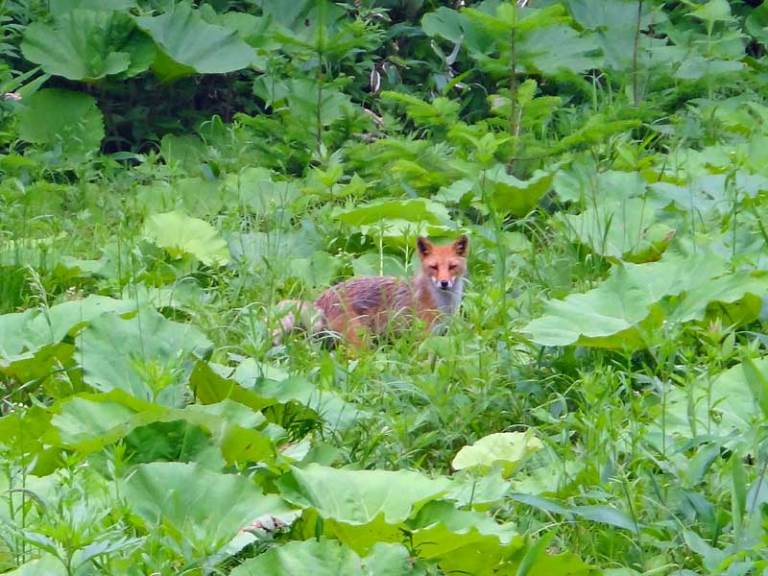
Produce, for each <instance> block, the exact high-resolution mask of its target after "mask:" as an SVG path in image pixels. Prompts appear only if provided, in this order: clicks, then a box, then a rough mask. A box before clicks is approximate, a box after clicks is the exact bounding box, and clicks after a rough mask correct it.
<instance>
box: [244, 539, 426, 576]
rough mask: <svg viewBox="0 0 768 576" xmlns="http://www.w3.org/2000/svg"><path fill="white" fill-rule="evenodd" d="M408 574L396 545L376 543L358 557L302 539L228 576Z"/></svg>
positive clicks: (334, 546) (330, 542)
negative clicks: (363, 556) (367, 553)
mask: <svg viewBox="0 0 768 576" xmlns="http://www.w3.org/2000/svg"><path fill="white" fill-rule="evenodd" d="M411 573H412V568H411V566H410V561H409V557H408V551H407V550H406V548H405V547H403V546H401V545H399V544H379V545H377V546H376V547H375V548H374V550H373V551H372V552H371V554H370V555H369V556H367V557H365V558H360V556H358V555H357V554H356V553H355V552H354V551H352V550H351V549H349V548H347V547H346V546H344V545H343V544H341V543H339V542H336V541H334V540H326V539H322V540H302V541H293V542H288V543H287V544H285V545H283V546H277V547H274V548H272V549H271V550H269V551H267V552H266V553H264V554H261V555H260V556H257V557H256V558H252V559H251V560H247V561H246V562H244V563H243V564H241V565H240V566H238V567H237V568H235V569H234V570H233V571H232V572H231V576H261V575H263V574H270V575H271V576H300V575H303V574H312V575H313V576H407V575H408V574H411Z"/></svg>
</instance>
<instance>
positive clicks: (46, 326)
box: [0, 294, 136, 382]
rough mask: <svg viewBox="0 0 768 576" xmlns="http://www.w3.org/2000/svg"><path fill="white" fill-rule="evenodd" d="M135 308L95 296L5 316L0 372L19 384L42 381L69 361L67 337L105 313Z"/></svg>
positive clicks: (0, 329) (0, 319)
mask: <svg viewBox="0 0 768 576" xmlns="http://www.w3.org/2000/svg"><path fill="white" fill-rule="evenodd" d="M135 308H136V304H135V303H134V302H128V301H125V300H114V299H112V298H107V297H106V296H98V295H95V294H94V295H91V296H88V297H87V298H84V299H82V300H72V301H70V302H63V303H61V304H56V305H54V306H51V307H50V308H47V309H39V310H34V309H32V310H27V311H25V312H17V313H12V314H4V315H2V316H0V372H2V373H3V374H5V375H6V376H9V377H11V378H14V379H16V380H18V381H19V382H29V381H31V380H35V379H41V380H44V379H46V378H47V377H48V376H50V375H51V374H54V373H55V371H56V369H57V368H60V367H61V365H62V364H66V363H67V362H68V361H69V359H70V358H71V356H72V352H73V347H72V345H71V344H69V343H66V342H62V341H63V340H64V339H65V338H66V336H67V335H70V336H74V335H75V334H76V333H77V332H78V330H79V329H80V328H82V327H83V326H85V325H86V324H87V323H88V322H89V321H91V320H92V319H93V318H96V317H97V316H99V315H101V314H104V313H106V312H115V313H124V312H128V311H130V310H134V309H135Z"/></svg>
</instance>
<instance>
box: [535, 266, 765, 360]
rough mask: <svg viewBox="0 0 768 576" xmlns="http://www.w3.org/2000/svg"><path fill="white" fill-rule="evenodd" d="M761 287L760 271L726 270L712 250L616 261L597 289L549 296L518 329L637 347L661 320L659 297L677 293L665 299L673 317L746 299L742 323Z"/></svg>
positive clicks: (569, 340)
mask: <svg viewBox="0 0 768 576" xmlns="http://www.w3.org/2000/svg"><path fill="white" fill-rule="evenodd" d="M767 286H768V281H766V279H765V277H764V276H761V275H753V274H749V273H746V272H742V273H736V274H734V273H729V272H728V270H727V268H726V265H725V262H724V261H723V260H722V259H721V258H719V257H718V256H716V255H715V254H711V253H699V254H696V255H693V256H689V257H680V256H677V255H670V256H666V257H665V258H664V259H662V260H661V261H660V262H655V263H651V264H642V265H635V264H624V265H619V266H617V267H615V268H614V269H613V270H612V271H611V274H610V276H609V277H608V279H607V280H605V282H603V283H602V284H601V285H600V286H598V287H597V288H594V289H593V290H590V291H589V292H586V293H583V294H571V295H570V296H568V297H566V298H565V299H564V300H551V301H549V302H548V303H547V304H546V312H545V314H544V315H543V316H542V317H540V318H537V319H536V320H533V321H532V322H530V323H529V324H528V325H527V326H526V327H525V328H524V331H525V332H527V333H528V334H531V337H532V338H533V340H534V341H535V342H537V343H539V344H544V345H549V346H564V345H568V344H574V343H579V344H582V345H586V346H600V347H617V348H643V347H645V346H646V345H647V344H648V343H649V342H648V338H649V337H650V336H651V332H648V329H649V328H652V327H653V326H655V325H656V324H657V323H658V322H660V321H661V319H662V317H661V314H662V310H661V308H659V307H658V306H656V305H657V304H659V303H661V301H662V300H664V299H665V298H667V297H670V296H678V295H682V297H680V298H678V299H676V301H675V302H673V303H670V304H669V307H670V310H669V311H668V318H669V320H672V321H674V322H686V321H689V320H694V319H700V318H703V317H704V314H705V313H706V311H707V309H708V307H709V306H710V304H711V303H713V302H724V303H734V302H737V301H739V300H742V299H744V298H746V299H748V300H749V302H748V303H747V304H748V305H747V309H746V310H745V311H742V312H743V313H739V315H738V318H736V321H737V322H742V321H745V320H746V321H749V320H753V319H754V318H755V317H756V315H757V313H758V312H759V305H757V304H758V303H757V302H756V301H755V298H754V297H755V296H758V295H760V294H762V293H763V292H764V291H765V289H766V287H767ZM652 312H653V313H652ZM726 314H727V311H726ZM750 314H751V317H750ZM726 319H728V318H727V315H726ZM730 320H731V321H733V320H734V318H731V319H730Z"/></svg>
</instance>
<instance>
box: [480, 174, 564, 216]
mask: <svg viewBox="0 0 768 576" xmlns="http://www.w3.org/2000/svg"><path fill="white" fill-rule="evenodd" d="M552 178H553V176H552V174H548V173H547V172H543V171H540V170H538V171H536V172H535V173H534V174H533V176H531V178H530V179H528V180H518V179H517V178H515V177H514V176H512V175H510V174H507V171H506V169H505V168H504V166H502V165H501V164H498V165H496V166H495V167H493V168H491V169H490V170H488V171H487V172H486V173H485V174H484V176H483V178H482V185H484V186H487V187H488V192H489V196H490V201H491V202H493V204H494V206H495V207H496V209H497V210H499V211H501V212H503V213H504V214H510V215H512V216H525V215H526V214H528V212H530V211H531V210H532V209H533V208H535V207H536V205H537V204H538V202H539V200H540V199H541V197H542V196H544V194H546V193H547V192H548V191H549V189H550V187H551V186H552Z"/></svg>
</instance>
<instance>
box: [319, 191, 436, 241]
mask: <svg viewBox="0 0 768 576" xmlns="http://www.w3.org/2000/svg"><path fill="white" fill-rule="evenodd" d="M334 216H335V217H336V218H338V219H339V220H341V221H342V222H344V223H345V224H349V225H351V226H357V227H359V228H360V231H361V232H362V233H363V234H368V235H371V236H374V237H382V238H383V239H385V240H387V241H390V242H394V243H402V242H404V241H405V240H406V239H407V238H412V239H415V238H416V236H418V235H441V234H445V233H446V232H447V231H448V230H449V228H448V225H449V224H450V215H449V214H448V209H447V208H446V207H445V206H444V205H443V204H440V203H438V202H435V201H433V200H428V199H425V198H410V199H408V200H380V201H376V202H371V203H369V204H364V205H362V206H357V207H354V208H345V209H338V210H336V211H335V212H334Z"/></svg>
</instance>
